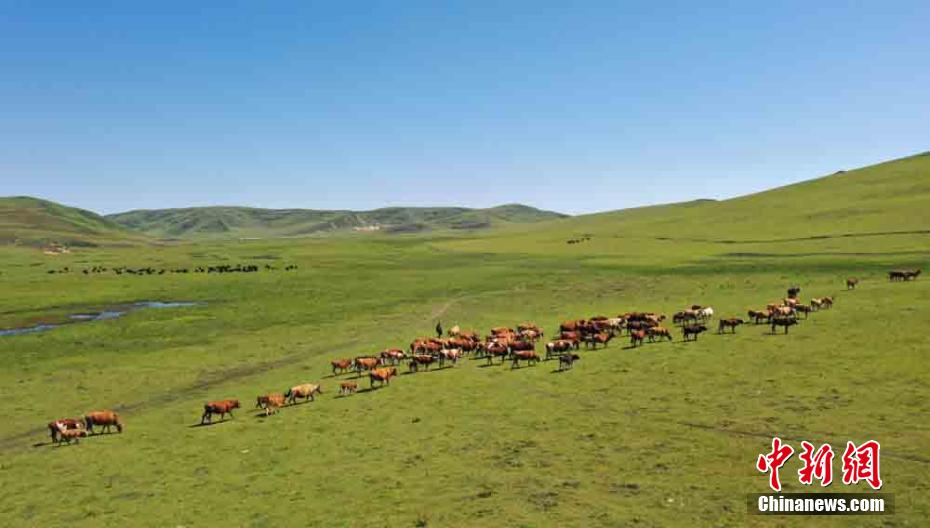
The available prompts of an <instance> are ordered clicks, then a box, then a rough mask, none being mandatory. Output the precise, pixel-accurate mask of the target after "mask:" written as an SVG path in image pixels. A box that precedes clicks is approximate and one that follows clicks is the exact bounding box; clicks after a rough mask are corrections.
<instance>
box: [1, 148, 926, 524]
mask: <svg viewBox="0 0 930 528" xmlns="http://www.w3.org/2000/svg"><path fill="white" fill-rule="evenodd" d="M902 163H910V161H907V160H906V161H905V162H902ZM850 174H852V173H850ZM854 176H855V175H854ZM825 181H826V182H829V181H830V180H825ZM833 181H836V180H833ZM841 181H842V180H841ZM819 185H824V183H820V184H819ZM899 185H901V184H900V183H899V182H896V181H886V182H885V184H884V187H885V189H886V190H887V189H890V188H892V187H896V186H899ZM847 188H850V187H849V186H842V189H847ZM878 191H880V189H878V190H876V192H878ZM773 192H774V191H773ZM824 192H827V194H830V195H831V196H834V199H835V200H839V201H837V202H835V203H837V204H839V205H840V206H842V207H854V206H855V205H856V204H854V203H852V201H851V198H848V199H847V198H842V199H837V198H835V197H837V196H840V197H842V196H844V195H843V193H842V192H841V190H840V189H834V190H833V191H832V192H829V190H828V189H827V190H824ZM758 196H759V197H763V196H764V195H758ZM754 199H760V198H758V197H756V198H754ZM771 201H772V202H776V200H775V199H772V200H771ZM884 203H889V202H884ZM859 205H860V207H869V206H871V202H863V203H861V204H859ZM889 205H891V204H890V203H889ZM893 205H894V207H895V208H889V209H887V210H886V211H885V212H884V213H883V214H882V215H877V216H874V217H873V219H872V221H871V223H870V224H869V225H868V226H866V227H863V228H862V229H866V228H867V229H868V230H869V231H899V230H917V229H919V228H920V226H916V225H914V224H916V222H914V221H913V219H910V220H908V219H902V218H900V217H899V215H898V214H897V211H898V209H896V208H900V207H902V205H901V204H900V203H894V204H893ZM698 207H706V205H699V206H698ZM727 207H729V206H727ZM785 207H789V206H788V205H785ZM669 209H672V210H674V209H675V207H669ZM626 214H634V215H645V217H644V218H641V219H639V220H636V221H635V222H634V221H631V220H630V219H629V217H626V216H625V215H626ZM683 214H684V213H683ZM701 218H702V220H704V222H701V223H698V222H685V223H682V224H679V225H676V226H674V227H673V228H670V229H667V230H665V231H662V230H658V229H657V228H656V231H655V232H651V231H648V230H644V229H645V228H643V227H642V226H647V225H655V223H656V222H659V221H660V219H659V218H658V216H651V213H648V212H644V211H638V212H634V213H618V214H608V215H600V216H599V217H594V218H592V217H588V218H580V219H572V220H569V221H558V222H553V223H550V225H548V226H547V227H546V228H545V229H536V228H528V229H515V228H508V229H507V230H505V231H501V232H489V235H490V236H483V237H469V238H462V237H443V238H439V237H435V236H402V237H391V238H386V237H375V238H347V239H338V238H330V239H306V240H300V241H296V242H290V243H283V242H275V241H253V242H245V243H219V242H216V243H206V242H204V243H199V244H191V245H178V246H174V247H168V248H161V249H159V250H158V251H157V252H155V251H152V252H140V251H138V250H135V251H130V250H122V249H105V250H103V249H102V250H93V251H90V252H82V253H81V254H74V255H69V256H65V257H62V259H64V260H63V262H65V261H66V262H67V263H70V264H71V265H72V267H80V266H89V265H93V264H98V263H100V264H107V265H113V264H127V265H142V264H154V265H156V266H158V265H174V264H185V265H189V264H192V263H213V262H219V261H224V260H225V261H229V262H237V261H257V262H266V261H269V260H268V259H269V258H271V259H273V260H276V261H277V262H279V263H286V262H296V263H298V264H300V266H301V268H300V270H299V271H298V272H296V273H294V272H292V273H284V272H277V273H271V272H262V273H258V274H253V275H230V276H203V275H187V276H181V275H166V276H161V277H157V276H153V277H126V276H124V277H116V276H109V275H106V276H91V277H83V276H80V275H55V276H47V275H45V274H44V273H42V271H43V266H42V262H43V261H42V260H41V259H39V258H38V257H36V256H35V255H34V254H32V253H28V252H26V251H24V250H20V249H17V248H5V249H2V250H0V251H2V252H0V259H2V262H3V266H2V268H3V270H4V273H3V274H2V275H0V288H2V289H3V291H5V292H10V295H5V296H2V297H0V327H4V326H9V325H12V324H15V323H16V321H19V320H24V319H28V318H29V317H33V316H35V315H36V314H40V313H45V312H50V311H55V310H63V309H66V308H68V307H71V309H75V308H76V307H79V306H82V305H86V304H104V303H108V302H122V301H130V300H137V299H153V298H157V299H166V300H168V299H176V300H202V301H207V302H208V303H209V304H208V305H207V306H203V307H197V308H189V309H180V310H174V311H168V310H166V311H160V312H158V311H150V312H137V313H134V314H132V315H130V316H127V317H125V318H122V319H118V320H114V321H105V322H96V323H88V324H82V325H74V326H71V327H67V328H61V329H57V330H55V331H52V332H48V333H44V334H34V335H28V336H20V337H15V338H4V341H2V345H3V349H2V350H3V353H4V354H7V355H8V357H10V358H16V360H15V361H7V362H6V364H7V367H6V368H5V369H4V370H3V371H2V372H0V386H2V387H5V388H6V393H5V396H6V397H5V398H3V399H0V423H3V424H7V425H5V426H4V429H3V434H2V435H0V436H2V438H0V449H2V453H3V462H2V465H0V475H3V479H4V482H5V483H6V484H5V486H6V488H5V490H6V494H5V496H4V498H3V499H0V515H2V516H3V518H4V519H6V520H7V521H6V524H9V525H14V526H15V525H43V524H44V525H59V524H76V525H81V526H84V525H87V526H94V525H101V524H114V523H120V522H124V523H127V522H128V523H131V524H133V525H147V526H164V525H179V524H180V525H186V526H201V525H237V526H239V525H245V526H281V525H293V524H297V523H303V524H315V525H325V526H384V525H388V526H413V525H414V524H415V523H416V522H417V521H418V520H421V521H427V522H428V525H429V526H619V525H634V526H746V525H749V526H790V525H793V524H794V523H791V522H788V521H787V520H786V519H785V518H781V519H779V518H764V517H750V516H747V515H746V513H745V512H746V509H745V508H746V505H745V495H744V494H745V493H747V492H762V491H765V489H766V487H765V477H764V476H763V475H761V474H759V473H757V472H756V471H755V470H754V469H753V464H754V460H755V457H756V455H757V454H758V453H760V452H762V451H764V450H765V449H767V447H768V442H769V441H770V438H771V435H773V434H779V435H782V436H783V437H790V438H791V439H792V444H794V445H795V447H797V444H798V442H799V439H809V440H811V441H814V442H816V443H819V442H830V443H831V444H832V445H833V446H834V448H840V447H839V446H841V445H842V444H843V443H844V442H845V441H846V440H847V439H852V440H856V441H862V440H865V439H867V438H876V439H878V440H880V441H881V442H882V446H883V458H882V464H883V467H882V473H883V476H884V478H885V482H886V486H885V488H884V491H886V492H891V493H894V494H895V498H896V507H897V514H896V515H895V516H893V517H869V518H867V517H848V518H827V517H817V518H808V519H805V525H812V526H918V525H920V524H921V523H922V522H923V520H924V519H926V518H927V517H928V516H930V501H928V500H927V497H928V496H930V493H928V492H930V481H928V479H927V468H928V464H930V453H928V452H927V449H926V446H927V445H930V426H928V425H927V422H926V420H925V414H926V412H925V409H926V405H925V402H926V401H927V399H928V397H930V391H928V389H927V388H926V384H925V383H924V382H923V380H924V379H925V378H926V376H927V375H928V373H930V362H928V360H927V358H926V351H927V350H928V348H930V337H928V335H927V334H926V332H923V331H921V330H920V329H921V328H922V327H923V326H924V325H925V323H924V321H925V320H926V318H927V314H928V313H930V300H928V299H930V283H928V282H927V281H925V280H923V279H921V280H919V281H917V282H914V283H906V284H902V283H894V284H891V283H888V282H887V281H886V280H885V278H884V277H883V272H884V271H885V270H886V269H887V268H888V267H896V266H924V267H925V268H926V262H927V260H928V258H930V235H928V234H926V233H911V234H896V235H877V236H871V237H868V245H867V246H866V245H864V244H863V242H862V240H863V239H862V238H857V237H836V238H827V239H811V240H797V241H787V242H770V241H761V242H759V241H750V242H729V243H721V242H714V241H713V240H714V239H727V240H729V239H739V238H742V237H747V239H748V240H757V239H762V238H763V237H761V236H759V234H760V233H762V234H768V235H769V236H772V237H773V238H775V237H777V238H787V237H785V236H783V235H784V231H786V230H775V231H770V230H769V227H768V222H767V220H766V221H762V220H759V221H754V222H755V223H754V225H746V224H748V223H749V222H753V220H750V221H747V223H746V224H740V226H739V227H738V228H736V227H733V224H732V223H727V222H717V220H716V218H715V217H713V216H711V215H709V214H704V215H701ZM754 218H759V217H758V216H755V217H754ZM828 218H829V217H828ZM638 222H642V223H638ZM650 223H651V224H650ZM806 225H808V224H805V223H803V222H802V223H801V224H799V226H806ZM846 225H847V224H846V223H845V222H844V221H842V220H841V219H839V218H836V217H834V220H833V221H827V220H824V221H818V222H817V223H816V230H815V229H813V228H811V229H809V230H808V229H806V228H804V227H793V228H791V229H787V231H788V235H789V236H788V237H790V238H803V237H805V236H810V235H815V234H821V233H845V232H848V230H847V229H846V227H845V226H846ZM631 227H632V228H635V229H632V230H631V229H630V228H631ZM730 229H732V230H733V231H732V232H731V231H730ZM744 229H745V230H744ZM588 231H590V232H592V233H593V234H594V236H593V237H592V239H591V241H588V242H584V243H581V244H575V245H567V244H565V242H564V239H565V237H567V236H572V235H573V234H578V233H583V232H588ZM672 232H674V234H675V235H676V236H677V237H678V238H680V239H681V240H676V241H673V240H660V239H662V238H668V235H669V234H671V233H672ZM491 233H496V234H491ZM750 234H751V235H752V236H753V238H751V239H750V238H748V236H749V235H750ZM56 263H57V261H56ZM848 275H858V276H860V277H861V278H862V279H863V282H862V285H861V286H860V289H859V290H857V291H854V292H849V293H846V292H844V291H841V287H842V279H843V278H844V277H846V276H848ZM792 283H798V284H801V285H802V286H803V287H804V291H803V294H804V297H805V298H807V297H809V296H813V295H824V294H837V298H838V302H837V307H836V308H835V309H834V310H832V311H826V312H822V313H818V314H815V316H813V317H812V319H811V320H810V321H808V322H805V323H802V324H801V325H800V326H799V327H797V328H795V329H793V330H792V332H791V334H790V335H788V336H782V335H777V336H771V335H768V334H767V332H766V331H765V329H764V328H762V327H754V326H748V327H742V328H740V329H739V331H738V333H737V335H735V336H717V335H705V336H702V337H701V339H700V340H699V341H698V342H696V343H689V344H685V343H682V342H681V341H680V340H679V339H678V336H676V341H675V342H673V343H663V344H652V345H646V346H645V347H642V348H638V349H635V350H629V349H624V348H623V347H624V346H625V345H626V343H625V342H614V343H611V346H610V347H609V348H607V349H606V350H600V351H596V352H594V351H592V352H585V351H582V354H583V356H584V357H583V359H582V361H581V362H580V363H579V364H578V365H577V366H576V368H575V370H573V371H572V372H569V373H564V374H555V373H552V370H553V369H554V366H553V365H552V364H551V363H550V364H542V365H540V366H538V367H535V368H524V369H520V370H516V371H511V370H510V369H509V367H498V366H494V367H489V368H484V367H482V366H481V365H482V364H483V362H475V361H466V362H465V363H464V364H462V365H459V366H458V367H456V368H454V369H446V370H444V371H441V372H431V373H423V374H416V375H405V376H401V377H400V378H398V379H397V380H395V381H394V382H393V383H392V384H391V386H390V387H387V388H384V389H380V390H376V391H372V392H365V393H362V394H359V395H356V396H353V397H350V398H337V397H335V396H334V392H335V386H336V385H335V383H336V380H333V379H331V378H329V377H328V375H329V372H328V369H327V363H328V360H329V359H332V358H334V357H344V356H348V357H351V356H353V355H357V354H362V353H370V352H374V351H378V350H380V349H383V348H385V347H387V346H404V345H405V344H406V343H408V342H409V340H410V339H411V338H412V337H414V336H417V335H423V334H427V333H429V332H430V331H431V328H432V326H433V325H434V324H435V320H436V318H438V317H441V318H442V320H443V323H444V324H445V325H446V326H449V325H451V324H452V323H453V322H458V323H460V324H462V325H463V326H465V327H475V328H479V329H487V328H489V327H490V326H492V325H497V324H516V323H517V322H520V321H523V320H527V319H529V320H535V321H536V322H538V323H540V324H542V325H544V326H545V328H546V329H547V330H550V331H551V329H553V328H554V327H555V325H556V324H557V323H558V322H559V321H561V320H564V319H567V318H570V317H577V316H585V315H592V314H594V313H607V314H611V313H616V312H620V311H626V310H631V309H655V310H660V311H664V312H671V311H673V310H675V309H678V308H680V307H682V306H686V305H690V304H691V303H694V302H698V303H702V304H710V305H713V306H714V307H715V308H716V309H717V311H718V314H720V315H730V314H739V313H742V312H744V311H745V309H746V308H749V307H757V306H759V305H761V304H764V303H765V302H767V301H771V300H773V299H776V298H778V297H779V296H781V295H782V294H783V291H784V288H785V287H786V285H788V284H792ZM310 380H322V381H323V384H324V390H325V391H326V393H325V394H324V395H323V397H322V398H320V399H319V401H317V402H315V403H311V404H307V405H298V406H295V407H292V408H287V409H285V410H284V411H283V412H282V413H281V414H280V415H278V416H275V417H272V418H269V419H261V418H255V417H253V416H252V414H251V413H250V412H249V411H248V410H247V409H243V410H242V412H240V413H238V414H237V417H236V419H235V420H232V421H229V422H227V423H223V424H220V425H216V426H212V427H205V428H200V427H189V426H190V425H192V424H194V423H196V422H197V420H198V417H199V412H200V411H199V408H200V405H201V404H202V402H203V401H204V400H205V399H213V398H222V397H231V396H235V397H239V398H240V399H242V400H243V402H244V403H246V404H248V403H247V402H248V401H249V400H251V399H252V398H254V396H255V395H257V394H259V393H262V392H266V391H269V390H281V389H284V388H286V387H287V386H289V385H291V384H294V383H297V382H301V381H310ZM107 406H113V407H120V408H122V410H123V413H124V415H125V417H126V420H127V424H128V426H127V430H126V432H125V433H124V434H123V435H121V436H117V435H113V436H109V437H102V438H94V439H89V440H86V441H85V442H82V444H81V445H80V446H79V447H63V448H51V447H48V446H46V445H40V446H39V447H30V446H31V445H32V444H33V443H42V442H43V440H44V439H45V437H44V435H45V432H44V431H41V430H37V429H36V428H41V427H42V426H43V425H44V423H45V422H46V421H47V420H48V419H51V418H54V417H60V416H67V415H73V414H77V413H80V412H83V411H85V410H88V409H91V408H99V407H107ZM796 463H797V460H796V458H795V459H792V460H791V461H789V463H788V464H787V465H786V467H785V469H784V470H783V473H782V475H783V481H784V482H786V490H787V491H802V490H801V486H799V485H798V484H797V482H796V479H794V478H792V475H793V472H794V471H796V469H797V466H796ZM835 470H836V471H838V470H839V462H838V461H836V465H835ZM50 475H54V477H50ZM859 488H860V489H862V490H863V491H865V489H864V488H863V487H862V486H860V487H859ZM844 489H845V488H844V487H843V486H839V485H837V484H834V486H833V487H831V488H830V490H831V491H843V490H844ZM62 490H67V493H63V492H62Z"/></svg>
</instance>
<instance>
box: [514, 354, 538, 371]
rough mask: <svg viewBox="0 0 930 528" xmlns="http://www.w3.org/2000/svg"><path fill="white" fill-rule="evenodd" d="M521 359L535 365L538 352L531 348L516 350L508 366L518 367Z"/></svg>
mask: <svg viewBox="0 0 930 528" xmlns="http://www.w3.org/2000/svg"><path fill="white" fill-rule="evenodd" d="M521 361H526V362H527V363H528V364H530V365H535V364H536V362H537V361H539V354H537V353H536V352H533V351H532V350H517V351H516V352H514V353H513V360H512V361H511V363H510V368H517V367H519V366H520V362H521Z"/></svg>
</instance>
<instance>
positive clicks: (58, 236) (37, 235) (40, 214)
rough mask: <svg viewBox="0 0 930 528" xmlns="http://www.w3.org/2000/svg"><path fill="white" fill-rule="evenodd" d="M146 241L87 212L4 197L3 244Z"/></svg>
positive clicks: (0, 214) (0, 202)
mask: <svg viewBox="0 0 930 528" xmlns="http://www.w3.org/2000/svg"><path fill="white" fill-rule="evenodd" d="M143 240H144V237H143V236H141V235H139V234H137V233H132V232H130V231H128V230H127V229H125V228H124V227H123V226H121V225H119V224H118V223H116V222H113V221H112V220H108V219H107V218H104V217H102V216H100V215H98V214H96V213H93V212H90V211H86V210H84V209H78V208H75V207H68V206H66V205H61V204H58V203H55V202H50V201H48V200H41V199H39V198H32V197H29V196H13V197H6V198H4V197H0V244H22V245H30V246H40V245H45V244H49V243H59V244H65V245H71V246H93V245H99V244H113V243H134V242H141V241H143Z"/></svg>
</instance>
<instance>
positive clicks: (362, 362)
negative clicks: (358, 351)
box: [352, 356, 381, 376]
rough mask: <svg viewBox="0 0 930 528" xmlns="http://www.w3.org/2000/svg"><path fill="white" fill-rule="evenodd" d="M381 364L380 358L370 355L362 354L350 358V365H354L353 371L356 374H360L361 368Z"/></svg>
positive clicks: (365, 368) (368, 368) (367, 368)
mask: <svg viewBox="0 0 930 528" xmlns="http://www.w3.org/2000/svg"><path fill="white" fill-rule="evenodd" d="M380 364H381V359H380V358H376V357H371V356H362V357H357V358H355V359H354V360H352V365H353V367H355V373H356V375H357V376H361V375H362V371H363V370H371V369H373V368H375V367H377V366H378V365H380Z"/></svg>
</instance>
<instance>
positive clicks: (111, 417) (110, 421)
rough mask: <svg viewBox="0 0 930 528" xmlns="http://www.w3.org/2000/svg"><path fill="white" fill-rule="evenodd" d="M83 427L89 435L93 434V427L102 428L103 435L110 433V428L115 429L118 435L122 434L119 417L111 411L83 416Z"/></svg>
mask: <svg viewBox="0 0 930 528" xmlns="http://www.w3.org/2000/svg"><path fill="white" fill-rule="evenodd" d="M84 425H85V426H86V427H87V432H88V433H90V434H94V426H95V425H100V426H102V427H103V432H105V433H109V432H110V427H111V426H113V427H116V431H117V432H118V433H122V432H123V422H122V421H120V419H119V415H118V414H116V413H115V412H113V411H91V412H89V413H87V414H85V415H84Z"/></svg>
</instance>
